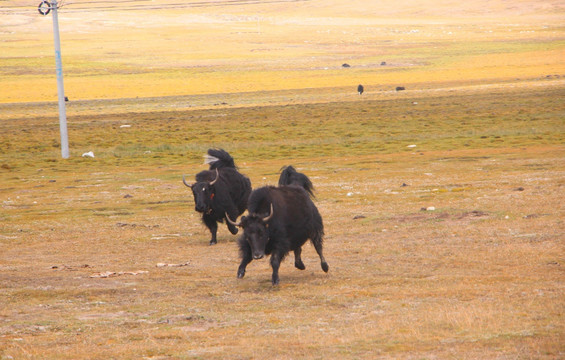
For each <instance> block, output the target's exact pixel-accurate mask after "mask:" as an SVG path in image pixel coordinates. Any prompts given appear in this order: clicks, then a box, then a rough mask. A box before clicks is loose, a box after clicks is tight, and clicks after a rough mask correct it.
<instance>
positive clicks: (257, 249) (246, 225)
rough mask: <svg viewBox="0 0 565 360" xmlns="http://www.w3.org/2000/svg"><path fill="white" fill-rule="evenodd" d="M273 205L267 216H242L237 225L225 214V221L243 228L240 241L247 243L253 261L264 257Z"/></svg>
mask: <svg viewBox="0 0 565 360" xmlns="http://www.w3.org/2000/svg"><path fill="white" fill-rule="evenodd" d="M273 214H274V212H273V204H271V212H270V213H269V214H249V215H248V216H242V217H241V220H240V222H239V223H235V222H234V221H232V220H231V219H230V217H229V215H228V214H227V213H226V219H227V221H228V222H229V223H230V224H232V225H234V226H239V227H242V228H243V235H242V241H247V243H249V246H250V247H251V254H252V256H253V259H256V260H258V259H262V258H263V257H264V256H265V248H266V247H267V243H268V242H269V229H268V225H269V220H270V219H271V218H272V217H273Z"/></svg>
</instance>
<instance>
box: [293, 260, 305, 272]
mask: <svg viewBox="0 0 565 360" xmlns="http://www.w3.org/2000/svg"><path fill="white" fill-rule="evenodd" d="M294 266H295V267H296V268H297V269H299V270H305V269H306V266H304V263H303V262H302V261H301V262H297V261H296V262H294Z"/></svg>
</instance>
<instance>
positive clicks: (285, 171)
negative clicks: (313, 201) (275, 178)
mask: <svg viewBox="0 0 565 360" xmlns="http://www.w3.org/2000/svg"><path fill="white" fill-rule="evenodd" d="M281 170H282V172H281V176H280V177H279V186H282V185H296V186H300V187H302V188H304V190H306V192H308V194H310V197H312V198H315V197H316V196H315V195H314V185H312V181H310V179H309V178H308V176H306V175H304V174H302V173H299V172H298V171H296V169H295V168H294V167H293V166H292V165H288V166H283V167H282V168H281Z"/></svg>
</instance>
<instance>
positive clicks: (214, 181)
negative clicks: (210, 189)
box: [210, 168, 220, 185]
mask: <svg viewBox="0 0 565 360" xmlns="http://www.w3.org/2000/svg"><path fill="white" fill-rule="evenodd" d="M219 177H220V173H219V172H218V168H216V178H215V179H214V180H212V182H210V185H214V184H215V183H216V181H218V178H219Z"/></svg>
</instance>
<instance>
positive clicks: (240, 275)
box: [237, 271, 245, 279]
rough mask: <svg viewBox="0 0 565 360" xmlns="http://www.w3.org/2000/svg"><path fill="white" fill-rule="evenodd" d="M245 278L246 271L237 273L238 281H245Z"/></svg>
mask: <svg viewBox="0 0 565 360" xmlns="http://www.w3.org/2000/svg"><path fill="white" fill-rule="evenodd" d="M244 276H245V271H238V272H237V278H238V279H243V277H244Z"/></svg>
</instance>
